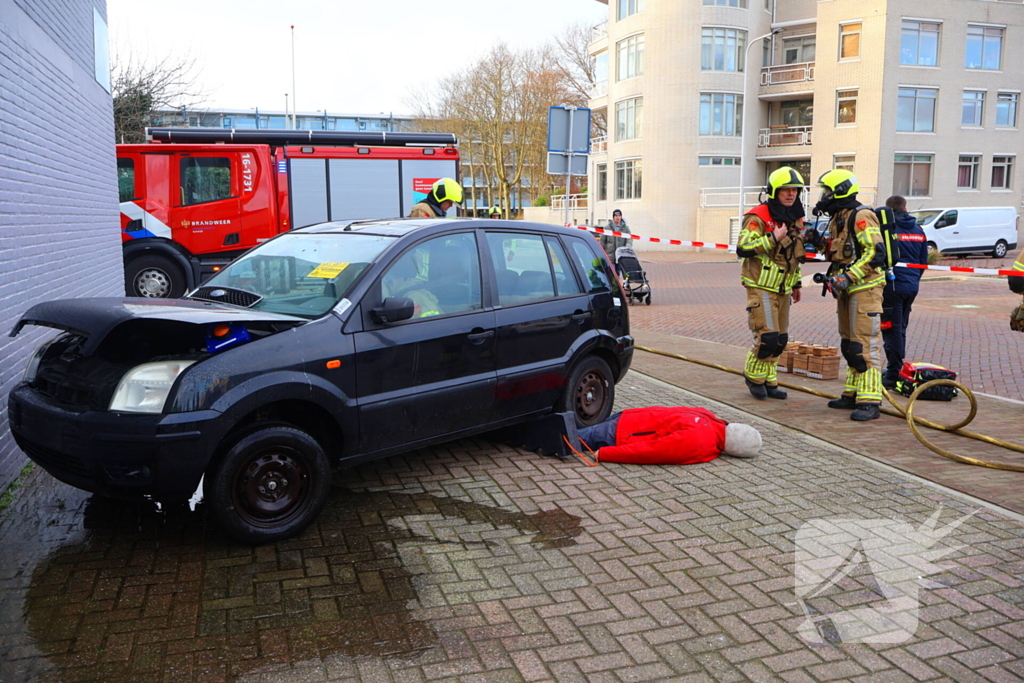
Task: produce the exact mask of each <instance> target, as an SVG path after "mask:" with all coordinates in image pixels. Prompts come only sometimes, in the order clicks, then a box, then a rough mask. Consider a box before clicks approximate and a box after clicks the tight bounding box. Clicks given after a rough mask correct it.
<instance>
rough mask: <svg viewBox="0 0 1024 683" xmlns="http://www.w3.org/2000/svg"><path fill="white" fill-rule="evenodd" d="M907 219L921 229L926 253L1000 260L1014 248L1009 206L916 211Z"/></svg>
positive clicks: (1013, 218)
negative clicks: (974, 255)
mask: <svg viewBox="0 0 1024 683" xmlns="http://www.w3.org/2000/svg"><path fill="white" fill-rule="evenodd" d="M910 215H911V216H913V217H914V218H915V219H916V220H917V224H918V225H920V226H921V227H922V228H924V234H925V236H926V237H927V239H928V250H929V251H934V250H938V251H939V252H940V253H943V254H991V255H992V256H994V257H995V258H1002V257H1004V256H1006V252H1007V251H1009V250H1010V249H1016V248H1017V210H1016V209H1015V208H1013V207H1012V206H988V207H983V206H978V207H968V208H963V209H920V210H918V211H911V212H910Z"/></svg>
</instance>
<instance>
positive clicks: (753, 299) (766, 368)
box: [743, 287, 790, 386]
mask: <svg viewBox="0 0 1024 683" xmlns="http://www.w3.org/2000/svg"><path fill="white" fill-rule="evenodd" d="M789 303H790V295H789V294H780V293H779V292H770V291H768V290H767V289H758V288H757V287H747V323H748V325H749V326H750V331H751V332H753V333H754V347H753V348H752V349H750V352H749V353H748V354H747V362H746V364H745V365H744V366H743V376H744V377H746V378H747V379H749V380H750V381H751V382H753V383H754V384H768V385H770V386H775V385H777V384H778V383H779V379H778V377H777V376H776V374H775V373H776V367H778V364H779V356H781V355H782V352H783V351H784V350H785V349H786V343H787V342H788V341H789Z"/></svg>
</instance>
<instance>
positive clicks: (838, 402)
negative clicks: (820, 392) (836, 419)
mask: <svg viewBox="0 0 1024 683" xmlns="http://www.w3.org/2000/svg"><path fill="white" fill-rule="evenodd" d="M828 407H829V408H837V409H839V410H853V409H854V408H856V407H857V397H856V396H851V395H850V394H843V395H842V396H840V397H839V398H834V399H832V400H831V401H829V402H828Z"/></svg>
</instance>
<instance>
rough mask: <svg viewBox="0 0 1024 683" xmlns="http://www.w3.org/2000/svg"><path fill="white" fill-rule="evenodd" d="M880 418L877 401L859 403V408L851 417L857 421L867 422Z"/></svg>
mask: <svg viewBox="0 0 1024 683" xmlns="http://www.w3.org/2000/svg"><path fill="white" fill-rule="evenodd" d="M878 418H879V412H878V404H877V403H858V404H857V410H855V411H853V412H852V413H850V419H851V420H856V421H857V422H867V421H868V420H877V419H878Z"/></svg>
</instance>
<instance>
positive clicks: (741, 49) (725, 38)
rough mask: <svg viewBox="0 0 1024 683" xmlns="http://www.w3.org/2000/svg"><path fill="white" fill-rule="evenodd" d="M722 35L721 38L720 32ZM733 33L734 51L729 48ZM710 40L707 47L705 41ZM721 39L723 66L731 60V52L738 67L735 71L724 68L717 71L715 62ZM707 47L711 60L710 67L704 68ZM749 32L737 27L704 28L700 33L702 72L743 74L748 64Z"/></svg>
mask: <svg viewBox="0 0 1024 683" xmlns="http://www.w3.org/2000/svg"><path fill="white" fill-rule="evenodd" d="M709 31H710V32H711V35H710V36H707V35H705V34H706V33H707V32H709ZM720 31H721V32H722V35H721V36H719V35H718V34H719V32H720ZM730 32H732V33H733V34H734V35H733V36H732V39H733V40H732V49H731V50H730V48H729V38H730V35H729V33H730ZM707 38H710V42H709V43H708V44H707V46H705V39H707ZM719 38H721V49H722V63H723V66H725V65H727V64H728V62H729V58H730V54H729V53H730V52H733V53H734V54H732V55H731V57H732V59H733V64H734V65H735V66H736V68H735V69H729V68H723V69H716V68H715V62H716V61H717V60H716V55H717V52H718V47H719ZM705 47H707V56H708V58H709V62H710V66H704V64H705V62H704V57H705ZM746 48H747V30H746V29H744V28H739V27H736V26H702V27H701V31H700V70H701V71H718V72H721V73H743V72H744V70H745V68H746V64H745V63H744V62H745V60H746V53H747V49H746Z"/></svg>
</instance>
